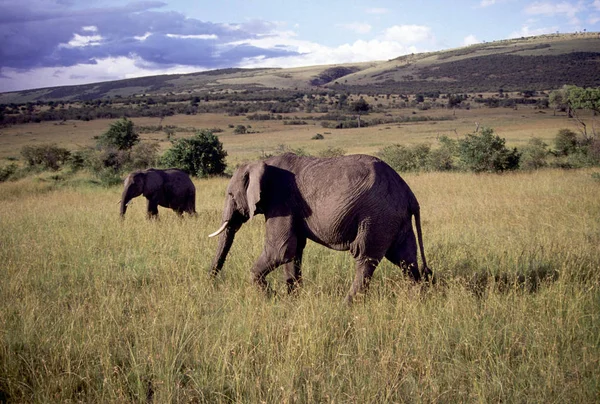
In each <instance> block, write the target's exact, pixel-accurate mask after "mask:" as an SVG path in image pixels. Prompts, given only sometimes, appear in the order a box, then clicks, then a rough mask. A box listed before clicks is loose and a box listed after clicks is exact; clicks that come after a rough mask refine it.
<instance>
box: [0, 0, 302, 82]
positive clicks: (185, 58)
mask: <svg viewBox="0 0 600 404" xmlns="http://www.w3.org/2000/svg"><path fill="white" fill-rule="evenodd" d="M164 5H165V3H163V2H160V1H141V2H134V3H129V4H126V5H124V6H121V7H106V8H92V7H89V8H84V9H82V8H75V7H73V2H70V1H60V0H54V1H48V0H24V1H19V2H14V1H12V0H11V1H6V0H0V68H2V67H11V68H16V69H23V70H28V69H32V68H36V67H67V66H73V65H76V64H81V63H84V64H93V63H95V59H102V58H106V57H119V56H125V57H128V56H132V55H136V56H138V57H140V58H142V59H143V60H144V61H145V62H148V63H149V64H154V65H156V66H157V67H159V66H170V65H177V64H179V65H192V66H201V67H205V68H217V67H228V66H234V65H236V64H237V63H239V62H240V61H241V60H242V59H243V58H245V57H253V56H264V57H278V56H286V55H294V54H296V53H295V52H290V51H287V50H285V49H281V48H278V49H262V48H258V47H255V46H251V45H248V44H246V45H240V44H243V43H244V42H245V41H248V40H251V39H253V38H257V37H258V36H259V35H260V36H264V35H268V34H269V33H270V32H272V31H273V29H274V28H275V26H274V25H273V24H270V23H268V22H264V21H251V22H248V23H244V24H234V25H227V24H216V23H212V22H204V21H200V20H197V19H192V18H186V17H185V16H184V15H183V14H181V13H178V12H173V11H161V10H157V9H160V8H161V7H163V6H164ZM85 27H95V28H94V29H90V28H87V29H86V28H85ZM76 34H77V35H79V36H80V38H87V40H89V41H90V44H88V45H87V46H69V45H67V44H69V42H70V41H72V40H73V39H74V38H75V35H76ZM148 34H149V35H148ZM199 35H204V36H205V38H204V39H202V38H197V37H196V38H194V37H190V36H199ZM94 37H95V38H94ZM100 37H101V39H100ZM136 37H138V39H136ZM140 37H146V39H144V40H141V39H139V38H140ZM232 42H235V43H237V44H238V45H232ZM92 43H93V44H92Z"/></svg>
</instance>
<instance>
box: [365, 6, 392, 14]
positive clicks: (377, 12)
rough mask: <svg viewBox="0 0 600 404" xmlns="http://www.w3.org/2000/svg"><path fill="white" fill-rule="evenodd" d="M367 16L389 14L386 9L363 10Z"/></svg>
mask: <svg viewBox="0 0 600 404" xmlns="http://www.w3.org/2000/svg"><path fill="white" fill-rule="evenodd" d="M365 12H366V13H367V14H387V13H389V12H390V10H388V9H387V8H379V7H372V8H367V9H366V10H365Z"/></svg>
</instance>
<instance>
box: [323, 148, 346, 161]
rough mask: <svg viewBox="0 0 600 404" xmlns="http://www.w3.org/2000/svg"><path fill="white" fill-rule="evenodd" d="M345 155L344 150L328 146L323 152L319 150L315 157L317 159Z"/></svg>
mask: <svg viewBox="0 0 600 404" xmlns="http://www.w3.org/2000/svg"><path fill="white" fill-rule="evenodd" d="M345 154H346V150H344V149H342V148H341V147H333V146H329V147H328V148H327V149H325V150H321V151H320V152H319V153H318V154H317V155H318V156H319V157H327V158H329V157H340V156H343V155H345Z"/></svg>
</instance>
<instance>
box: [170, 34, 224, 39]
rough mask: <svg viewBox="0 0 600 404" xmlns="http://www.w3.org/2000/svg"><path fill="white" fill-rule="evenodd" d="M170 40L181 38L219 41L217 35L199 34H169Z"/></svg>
mask: <svg viewBox="0 0 600 404" xmlns="http://www.w3.org/2000/svg"><path fill="white" fill-rule="evenodd" d="M167 36H168V37H169V38H180V39H219V37H218V36H217V35H215V34H199V35H180V34H167Z"/></svg>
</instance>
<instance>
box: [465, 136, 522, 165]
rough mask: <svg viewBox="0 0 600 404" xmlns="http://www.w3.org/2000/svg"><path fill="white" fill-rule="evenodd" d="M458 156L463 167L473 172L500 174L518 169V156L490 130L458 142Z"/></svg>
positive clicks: (517, 153)
mask: <svg viewBox="0 0 600 404" xmlns="http://www.w3.org/2000/svg"><path fill="white" fill-rule="evenodd" d="M458 154H459V157H460V160H461V162H462V164H463V165H464V167H465V168H466V169H468V170H470V171H474V172H477V173H479V172H502V171H506V170H515V169H517V168H519V159H520V156H521V155H520V154H519V152H518V151H517V149H516V148H515V149H513V150H509V149H507V148H506V146H505V140H504V139H502V138H500V137H499V136H497V135H494V130H493V129H491V128H483V129H482V130H481V133H480V134H479V135H478V134H476V133H472V134H468V135H467V136H466V137H465V138H464V139H460V140H459V141H458Z"/></svg>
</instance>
